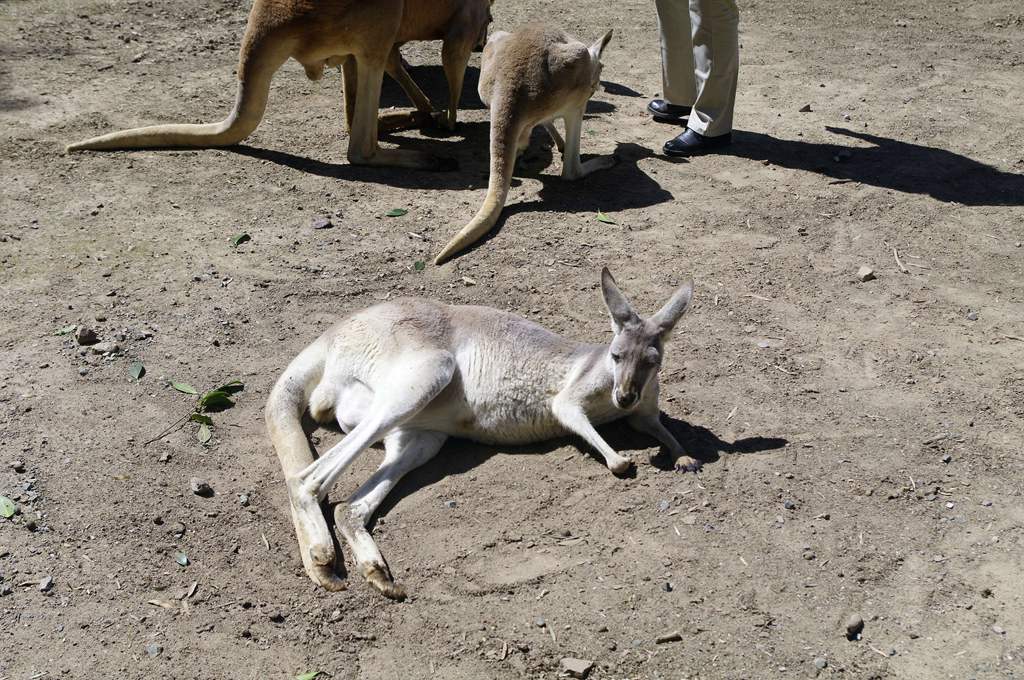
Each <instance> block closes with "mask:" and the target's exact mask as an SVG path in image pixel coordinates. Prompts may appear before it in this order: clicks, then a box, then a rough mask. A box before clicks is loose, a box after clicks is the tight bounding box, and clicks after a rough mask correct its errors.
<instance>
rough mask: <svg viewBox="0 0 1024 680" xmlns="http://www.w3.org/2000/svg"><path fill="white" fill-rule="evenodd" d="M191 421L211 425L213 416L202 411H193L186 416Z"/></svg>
mask: <svg viewBox="0 0 1024 680" xmlns="http://www.w3.org/2000/svg"><path fill="white" fill-rule="evenodd" d="M188 419H189V420H191V421H192V422H193V423H199V424H201V425H213V418H211V417H210V416H207V415H203V414H202V413H193V414H192V415H190V416H189V417H188Z"/></svg>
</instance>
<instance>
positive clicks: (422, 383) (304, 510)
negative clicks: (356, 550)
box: [288, 350, 455, 564]
mask: <svg viewBox="0 0 1024 680" xmlns="http://www.w3.org/2000/svg"><path fill="white" fill-rule="evenodd" d="M454 373H455V358H454V357H452V355H451V354H450V353H448V352H446V351H443V350H434V351H430V350H428V351H420V352H416V353H414V354H412V356H409V357H397V358H396V360H395V361H393V362H392V365H391V367H390V370H388V371H387V372H386V373H385V374H384V375H383V376H382V379H381V380H380V383H379V386H378V389H376V390H375V391H374V396H373V401H372V402H371V404H370V405H369V407H368V408H367V410H366V412H365V414H364V415H363V417H362V419H361V420H360V421H359V423H358V424H357V425H356V426H355V427H354V428H353V429H352V431H351V432H349V433H348V435H347V436H346V437H345V438H344V439H342V440H341V441H340V442H339V443H338V444H336V445H334V446H333V447H332V448H331V449H330V450H329V451H328V452H327V453H325V454H324V455H323V456H322V457H321V458H320V459H319V460H317V461H315V462H313V463H312V464H310V465H309V466H308V467H306V468H305V469H304V470H302V471H301V472H299V473H298V474H296V475H294V476H293V477H291V478H290V479H289V480H288V487H289V496H290V498H291V502H292V510H293V512H294V513H295V516H296V524H301V525H303V526H306V525H308V529H309V531H308V532H307V533H308V535H310V536H312V537H314V540H312V541H311V542H310V544H309V546H308V547H307V550H308V552H309V556H310V559H311V560H312V562H314V563H316V564H323V563H324V560H325V559H326V558H327V556H333V546H332V544H331V540H330V535H329V534H326V535H325V534H324V533H323V532H322V531H321V532H317V531H316V528H317V526H318V523H317V519H318V518H319V517H322V515H321V514H320V501H322V500H323V499H325V498H326V497H327V494H328V493H329V492H330V490H331V487H333V486H334V484H335V482H337V480H338V478H339V477H340V476H341V474H342V473H343V472H344V471H345V469H346V468H348V466H349V465H351V464H352V461H354V460H355V459H356V458H358V457H359V455H360V454H362V452H363V451H365V450H366V448H367V447H369V446H370V445H372V444H373V443H375V442H378V441H380V440H382V439H383V438H384V437H385V436H386V435H387V434H388V433H390V432H391V431H392V430H393V429H395V428H396V427H399V426H400V425H401V424H402V423H404V422H405V421H406V420H408V419H409V418H412V417H413V416H415V415H416V414H417V413H419V412H420V411H421V410H422V409H423V408H424V407H425V406H426V405H427V404H429V403H430V402H431V401H432V400H433V399H434V398H435V397H436V396H437V395H438V394H439V393H440V392H441V390H443V389H444V388H445V387H446V386H447V385H448V383H449V382H450V381H451V379H452V375H454Z"/></svg>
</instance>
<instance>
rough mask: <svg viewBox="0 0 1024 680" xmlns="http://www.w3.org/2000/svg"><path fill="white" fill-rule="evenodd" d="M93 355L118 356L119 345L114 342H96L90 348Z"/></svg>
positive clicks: (119, 351)
mask: <svg viewBox="0 0 1024 680" xmlns="http://www.w3.org/2000/svg"><path fill="white" fill-rule="evenodd" d="M90 349H91V350H92V353H93V354H120V353H121V345H119V344H117V343H116V342H98V343H96V344H95V345H93V346H92V347H91V348H90Z"/></svg>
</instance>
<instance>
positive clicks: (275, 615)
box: [267, 610, 288, 623]
mask: <svg viewBox="0 0 1024 680" xmlns="http://www.w3.org/2000/svg"><path fill="white" fill-rule="evenodd" d="M287 616H288V614H286V613H285V612H283V611H280V610H274V611H272V612H270V614H269V615H268V616H267V618H268V619H270V620H271V621H272V622H274V623H284V620H285V618H287Z"/></svg>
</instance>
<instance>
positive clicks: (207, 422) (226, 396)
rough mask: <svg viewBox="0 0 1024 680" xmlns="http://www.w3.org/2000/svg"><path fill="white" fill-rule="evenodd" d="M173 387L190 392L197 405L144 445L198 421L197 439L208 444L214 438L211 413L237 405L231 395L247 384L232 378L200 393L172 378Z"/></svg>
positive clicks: (182, 391)
mask: <svg viewBox="0 0 1024 680" xmlns="http://www.w3.org/2000/svg"><path fill="white" fill-rule="evenodd" d="M171 387H173V388H174V389H176V390H177V391H179V392H181V393H182V394H190V395H192V396H194V397H198V398H197V399H196V403H195V406H194V407H193V409H192V410H191V411H189V412H188V413H186V414H185V415H183V416H182V417H180V418H178V419H177V420H175V421H174V422H173V423H171V424H170V425H168V426H167V427H166V428H165V429H164V430H163V431H162V432H161V433H160V434H158V435H157V436H155V437H153V438H152V439H150V440H149V441H147V442H146V443H145V444H143V446H149V445H150V444H152V443H153V442H155V441H157V440H158V439H163V438H164V437H166V436H167V435H169V434H170V433H172V432H175V431H177V430H179V429H181V428H182V427H184V425H185V424H186V423H198V424H199V429H197V430H196V439H197V440H199V443H200V444H206V443H207V442H209V441H210V439H212V438H213V431H212V430H211V428H212V427H213V418H211V417H210V415H209V414H211V413H220V412H221V411H225V410H227V409H229V408H231V407H232V406H234V405H235V402H234V401H232V399H231V397H232V395H234V394H237V393H238V392H241V391H242V390H244V389H245V385H243V384H242V382H241V381H239V380H232V381H231V382H229V383H226V384H224V385H221V386H220V387H217V388H215V389H212V390H210V391H209V392H203V393H202V394H199V391H198V390H197V389H196V388H194V387H192V386H191V385H189V384H188V383H184V382H177V381H174V380H172V381H171Z"/></svg>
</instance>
